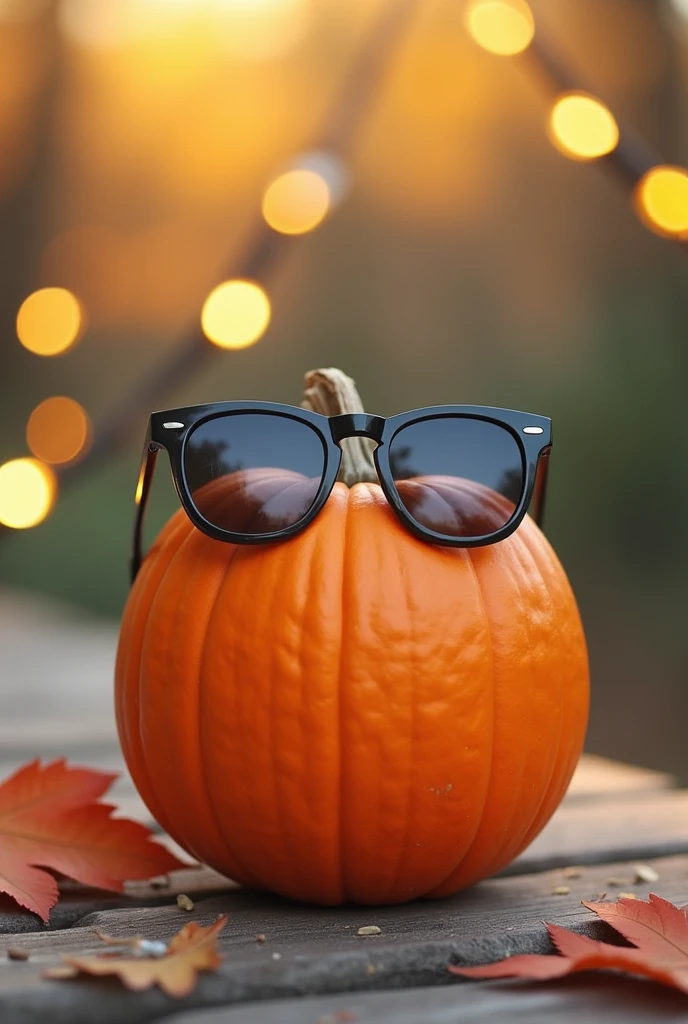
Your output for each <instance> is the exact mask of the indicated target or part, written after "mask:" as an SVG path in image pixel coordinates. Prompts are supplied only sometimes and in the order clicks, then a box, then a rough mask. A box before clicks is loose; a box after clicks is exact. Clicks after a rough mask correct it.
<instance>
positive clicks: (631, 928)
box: [449, 894, 688, 992]
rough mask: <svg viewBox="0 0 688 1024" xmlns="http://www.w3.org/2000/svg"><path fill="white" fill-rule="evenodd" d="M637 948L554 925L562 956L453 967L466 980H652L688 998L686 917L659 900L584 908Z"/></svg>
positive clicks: (681, 910) (551, 931)
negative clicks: (581, 975) (610, 974)
mask: <svg viewBox="0 0 688 1024" xmlns="http://www.w3.org/2000/svg"><path fill="white" fill-rule="evenodd" d="M583 906H585V907H587V908H588V910H592V912H593V913H594V914H597V916H598V917H600V918H602V920H603V921H606V922H607V924H610V925H611V926H612V928H615V929H616V931H617V932H619V933H620V934H621V935H623V937H624V938H625V939H626V940H627V941H628V942H632V943H633V947H628V946H613V945H611V943H609V942H598V941H596V940H595V939H590V938H588V937H587V935H579V934H578V933H577V932H570V931H568V930H567V929H566V928H560V927H559V926H558V925H556V924H548V925H547V930H548V932H549V936H550V938H551V940H552V942H553V943H554V945H555V947H556V948H557V950H558V951H559V953H560V954H561V955H560V956H548V955H544V956H543V955H540V954H525V955H523V956H512V957H507V959H506V960H499V961H498V962H497V963H493V964H485V965H484V966H483V967H456V966H451V967H450V968H449V970H450V971H451V972H452V974H462V975H465V976H466V977H468V978H533V979H537V980H539V981H544V980H547V979H550V978H561V977H563V976H564V975H565V974H573V973H575V972H577V971H594V970H616V971H625V972H627V973H628V974H637V975H640V976H641V977H644V978H652V979H653V980H654V981H659V982H661V983H662V984H663V985H670V986H671V987H673V988H678V989H681V991H682V992H688V915H687V914H686V908H680V907H676V906H674V904H673V903H669V901H668V900H665V899H662V897H661V896H655V895H654V894H650V897H649V899H648V900H647V902H646V901H645V900H632V899H620V900H617V901H616V903H585V902H584V903H583Z"/></svg>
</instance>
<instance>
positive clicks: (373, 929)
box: [356, 924, 382, 935]
mask: <svg viewBox="0 0 688 1024" xmlns="http://www.w3.org/2000/svg"><path fill="white" fill-rule="evenodd" d="M381 932H382V928H378V926H377V925H376V924H364V925H363V927H362V928H359V929H358V931H357V932H356V934H357V935H380V933H381Z"/></svg>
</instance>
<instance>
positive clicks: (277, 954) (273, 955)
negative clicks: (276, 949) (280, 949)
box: [272, 953, 282, 960]
mask: <svg viewBox="0 0 688 1024" xmlns="http://www.w3.org/2000/svg"><path fill="white" fill-rule="evenodd" d="M272 959H273V960H281V959H282V954H281V953H273V954H272Z"/></svg>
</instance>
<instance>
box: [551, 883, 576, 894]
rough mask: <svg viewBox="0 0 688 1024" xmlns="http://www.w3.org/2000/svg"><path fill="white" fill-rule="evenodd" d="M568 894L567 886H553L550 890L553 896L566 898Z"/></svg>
mask: <svg viewBox="0 0 688 1024" xmlns="http://www.w3.org/2000/svg"><path fill="white" fill-rule="evenodd" d="M570 892H571V890H570V889H569V887H568V885H555V887H554V888H553V889H552V895H553V896H568V894H569V893H570Z"/></svg>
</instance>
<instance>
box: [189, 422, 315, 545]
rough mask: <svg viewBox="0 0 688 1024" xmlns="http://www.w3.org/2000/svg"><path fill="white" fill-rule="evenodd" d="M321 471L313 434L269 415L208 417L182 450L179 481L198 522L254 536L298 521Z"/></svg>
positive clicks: (299, 424) (310, 501)
mask: <svg viewBox="0 0 688 1024" xmlns="http://www.w3.org/2000/svg"><path fill="white" fill-rule="evenodd" d="M324 470H325V449H324V447H323V443H322V441H321V439H320V436H319V435H318V434H317V433H316V431H315V430H313V429H312V427H310V426H309V425H308V424H307V423H304V422H302V421H300V420H295V419H291V418H290V417H288V416H279V415H276V414H274V413H262V412H255V413H254V412H246V413H235V414H228V415H224V416H215V417H214V418H213V419H211V420H205V421H204V422H203V423H201V424H199V425H198V426H197V427H196V428H195V429H194V430H192V431H191V433H190V434H189V437H188V438H187V441H186V445H185V448H184V473H185V475H186V481H187V484H188V487H189V490H190V492H191V496H192V498H193V501H194V504H195V506H196V508H197V509H198V511H199V512H200V514H201V515H202V516H203V518H204V519H206V520H207V521H208V522H209V523H212V525H213V526H217V527H219V528H220V529H221V530H228V531H229V532H231V533H243V534H247V535H249V536H255V537H259V536H262V535H264V534H269V533H275V532H277V531H278V530H284V529H287V528H288V527H290V526H294V525H295V524H296V523H298V522H300V520H301V519H303V518H304V516H305V515H306V514H307V513H308V511H309V509H310V508H311V506H312V505H313V502H314V501H315V498H316V495H317V493H318V490H319V488H320V484H321V481H322V478H323V473H324Z"/></svg>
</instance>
